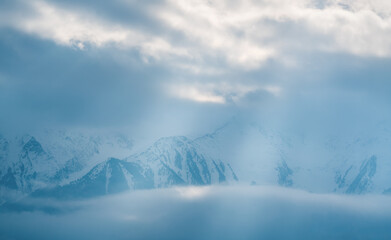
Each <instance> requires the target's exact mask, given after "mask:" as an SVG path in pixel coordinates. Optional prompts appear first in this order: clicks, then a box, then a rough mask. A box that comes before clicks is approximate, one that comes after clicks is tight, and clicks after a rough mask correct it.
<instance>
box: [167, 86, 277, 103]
mask: <svg viewBox="0 0 391 240" xmlns="http://www.w3.org/2000/svg"><path fill="white" fill-rule="evenodd" d="M257 91H265V92H268V93H270V94H272V95H274V96H275V97H279V96H280V95H281V93H282V89H281V87H279V86H273V85H266V86H260V85H251V84H246V83H244V82H236V83H235V82H214V83H197V82H192V83H182V84H178V83H177V82H176V83H175V84H172V85H169V87H168V92H169V93H170V95H172V96H173V97H177V98H181V99H187V100H191V101H195V102H209V103H218V104H223V103H227V102H229V101H233V102H235V103H239V102H240V101H241V99H242V98H243V97H245V96H246V95H247V94H249V93H252V92H257Z"/></svg>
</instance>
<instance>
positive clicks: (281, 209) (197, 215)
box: [0, 186, 391, 239]
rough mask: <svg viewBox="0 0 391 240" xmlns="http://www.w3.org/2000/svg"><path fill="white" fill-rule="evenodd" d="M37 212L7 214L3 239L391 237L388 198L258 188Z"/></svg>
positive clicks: (185, 192)
mask: <svg viewBox="0 0 391 240" xmlns="http://www.w3.org/2000/svg"><path fill="white" fill-rule="evenodd" d="M30 206H31V205H30ZM32 206H35V207H36V210H28V211H21V212H13V211H8V212H3V213H2V214H1V215H0V223H1V224H0V236H1V238H2V239H26V238H28V239H53V238H55V239H262V238H267V239H389V238H390V237H391V231H390V229H391V228H390V227H391V204H390V199H389V197H387V196H361V197H357V196H356V197H354V196H339V195H318V194H311V193H307V192H302V191H296V190H287V189H280V188H268V187H256V186H253V187H243V186H238V187H232V186H231V187H203V188H197V187H188V188H173V189H165V190H151V191H138V192H133V193H126V194H121V195H117V196H112V197H106V198H102V199H97V200H91V201H85V202H65V203H56V202H46V203H45V201H43V202H36V203H35V204H32ZM42 206H46V209H45V208H42ZM49 207H50V208H49ZM40 208H41V209H44V210H45V211H46V213H45V211H42V210H39V209H40ZM54 210H57V211H54ZM59 210H61V211H59Z"/></svg>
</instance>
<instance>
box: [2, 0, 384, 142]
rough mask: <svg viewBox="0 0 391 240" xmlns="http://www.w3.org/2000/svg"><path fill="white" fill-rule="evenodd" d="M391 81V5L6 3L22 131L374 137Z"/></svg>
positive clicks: (7, 105) (119, 0) (9, 94)
mask: <svg viewBox="0 0 391 240" xmlns="http://www.w3.org/2000/svg"><path fill="white" fill-rule="evenodd" d="M390 77H391V2H390V1H384V0H373V1H368V0H357V1H350V0H345V1H333V0H330V1H311V0H296V1H290V0H266V1H220V0H216V1H207V0H189V1H180V0H167V1H137V0H128V1H126V0H113V1H100V0H98V1H97V0H94V1H91V0H82V1H35V0H28V1H18V0H2V1H0V109H1V111H0V124H1V127H2V128H3V129H8V130H10V129H11V131H12V129H30V128H36V127H46V126H52V125H54V126H81V127H99V128H112V127H114V128H117V127H127V128H131V129H132V128H133V129H138V130H140V131H146V130H147V129H148V130H152V131H157V132H160V134H161V135H176V134H194V133H196V132H197V131H200V132H203V131H207V130H209V129H213V128H214V127H216V126H218V125H219V124H222V123H223V122H224V121H227V120H228V119H230V118H231V117H233V116H250V115H251V116H257V118H261V119H263V120H265V119H268V120H270V122H274V123H278V124H281V125H287V124H288V125H289V124H293V125H295V124H296V125H295V126H296V127H298V126H305V127H310V126H311V125H314V126H319V125H325V126H326V127H330V128H336V129H344V128H346V127H351V126H355V127H358V128H362V127H363V126H364V127H365V126H366V125H365V124H376V123H378V122H381V121H384V120H388V118H389V117H390V109H391V94H390V93H391V79H390ZM368 126H369V125H368ZM318 128H319V127H318Z"/></svg>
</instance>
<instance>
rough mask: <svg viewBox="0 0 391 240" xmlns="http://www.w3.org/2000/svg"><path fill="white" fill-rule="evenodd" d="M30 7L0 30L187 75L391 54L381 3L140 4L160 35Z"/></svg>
mask: <svg viewBox="0 0 391 240" xmlns="http://www.w3.org/2000/svg"><path fill="white" fill-rule="evenodd" d="M114 4H119V3H118V2H117V3H114ZM121 4H123V5H124V9H126V3H121ZM129 4H131V3H129ZM132 4H134V3H132ZM28 5H30V10H28V14H20V13H18V11H17V10H15V11H9V12H7V13H6V16H7V17H8V18H9V19H10V20H4V19H5V18H3V19H2V20H1V22H2V23H1V25H3V26H4V25H6V26H11V27H14V28H16V29H18V30H20V31H23V32H26V33H29V34H34V35H37V36H39V37H41V38H45V39H51V40H53V41H55V42H56V43H58V44H61V45H66V46H72V47H76V48H79V49H81V50H83V49H85V48H86V46H88V45H92V46H94V47H98V48H100V47H107V46H111V47H113V46H114V47H117V48H119V49H135V50H137V51H139V52H140V53H141V54H142V55H143V56H144V61H146V62H149V60H153V61H158V62H160V63H162V64H167V65H170V66H172V67H177V68H182V69H187V70H190V71H194V69H197V70H195V71H198V72H199V71H200V69H201V72H202V71H203V70H204V72H205V73H208V72H209V73H210V72H216V71H213V70H211V69H219V70H218V71H217V72H219V71H222V70H224V68H226V67H234V68H239V69H243V70H251V69H257V68H260V67H262V66H264V65H265V63H266V62H267V61H269V60H273V59H274V60H277V61H280V62H281V63H287V64H292V63H293V62H294V61H295V60H294V58H293V60H292V56H289V53H290V52H292V51H326V52H345V53H349V54H353V55H357V56H376V57H390V56H391V44H390V39H391V14H390V12H391V7H390V4H387V3H383V2H382V1H375V2H373V3H372V4H368V3H367V2H366V1H325V2H322V3H321V2H319V1H313V0H300V1H286V0H277V1H268V0H263V1H238V2H237V1H229V2H227V1H220V0H218V1H213V2H210V1H206V0H191V1H186V2H183V1H176V0H167V1H165V2H163V3H152V4H145V6H143V5H141V6H139V8H141V9H142V11H141V14H143V15H144V17H145V18H149V19H151V20H150V21H152V22H155V25H159V26H160V30H156V29H153V28H151V26H150V24H145V25H143V23H141V24H140V23H139V24H138V25H136V24H135V23H133V22H132V21H126V20H123V21H118V20H116V19H114V18H113V19H110V18H107V17H100V16H98V15H96V14H93V13H92V12H88V11H86V10H85V8H83V9H84V10H83V9H81V8H80V9H78V8H77V7H70V6H66V5H59V4H57V5H56V4H52V3H49V2H45V1H32V2H30V3H28ZM140 25H141V26H140ZM211 63H212V64H211ZM293 65H294V64H293ZM191 66H193V67H191Z"/></svg>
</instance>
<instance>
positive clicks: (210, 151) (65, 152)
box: [0, 121, 391, 202]
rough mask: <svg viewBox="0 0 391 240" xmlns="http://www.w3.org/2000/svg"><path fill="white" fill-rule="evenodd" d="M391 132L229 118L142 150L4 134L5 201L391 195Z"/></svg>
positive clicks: (128, 144)
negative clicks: (213, 190)
mask: <svg viewBox="0 0 391 240" xmlns="http://www.w3.org/2000/svg"><path fill="white" fill-rule="evenodd" d="M389 146H391V132H390V131H389V130H388V128H387V127H385V125H379V130H378V131H377V132H373V131H372V132H371V134H369V135H365V134H361V135H359V136H345V137H338V136H327V137H324V136H323V137H313V136H305V135H300V134H292V133H288V132H284V133H281V132H279V131H276V130H273V129H271V128H264V127H261V126H260V125H258V124H250V123H245V124H243V123H242V122H238V121H230V122H228V123H227V124H226V125H224V126H222V127H221V128H219V129H217V130H216V131H214V132H213V133H210V134H206V135H204V136H201V137H199V138H195V139H189V138H187V137H165V138H161V139H159V140H158V141H156V142H155V143H154V144H152V145H151V146H150V147H148V148H147V149H146V150H145V151H141V152H135V151H134V150H133V140H132V139H131V138H129V137H127V136H124V135H121V134H107V133H105V134H96V133H91V132H78V131H55V130H50V131H49V130H48V131H45V132H41V133H36V134H30V135H23V136H19V137H18V136H4V135H1V136H0V193H1V201H2V202H5V201H7V200H8V199H15V198H18V197H23V196H26V195H32V196H38V197H56V198H83V197H95V196H101V195H106V194H111V193H118V192H122V191H127V190H135V189H150V188H163V187H170V186H176V185H209V184H220V183H226V184H230V183H237V182H238V183H241V184H265V185H280V186H285V187H294V188H299V189H305V190H308V191H312V192H337V193H349V194H363V193H391V150H390V148H389Z"/></svg>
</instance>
